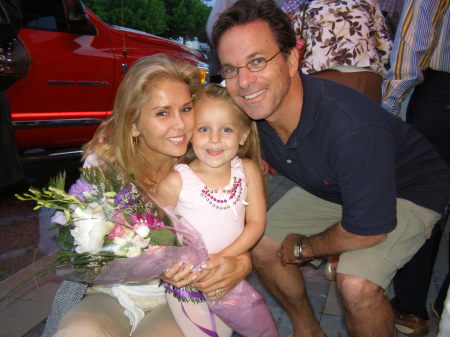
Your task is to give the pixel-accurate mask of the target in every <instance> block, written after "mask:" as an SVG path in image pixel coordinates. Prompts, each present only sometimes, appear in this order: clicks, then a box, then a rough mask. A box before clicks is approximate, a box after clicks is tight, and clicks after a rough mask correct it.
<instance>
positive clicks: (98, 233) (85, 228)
mask: <svg viewBox="0 0 450 337" xmlns="http://www.w3.org/2000/svg"><path fill="white" fill-rule="evenodd" d="M74 224H75V228H74V229H72V230H71V231H70V233H71V234H72V236H73V238H74V239H75V251H76V252H77V253H90V254H97V253H98V252H99V251H100V249H101V248H102V247H103V242H104V239H105V236H106V234H107V233H108V226H107V225H106V219H105V214H104V213H103V209H102V207H101V206H100V205H98V204H96V203H91V204H89V207H88V208H87V209H81V208H80V207H77V208H75V210H74Z"/></svg>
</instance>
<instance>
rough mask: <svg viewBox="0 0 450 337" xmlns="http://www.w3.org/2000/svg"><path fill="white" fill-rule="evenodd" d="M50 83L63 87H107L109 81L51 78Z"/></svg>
mask: <svg viewBox="0 0 450 337" xmlns="http://www.w3.org/2000/svg"><path fill="white" fill-rule="evenodd" d="M48 85H52V86H63V87H73V86H79V87H107V86H108V85H109V82H108V81H71V80H49V81H48Z"/></svg>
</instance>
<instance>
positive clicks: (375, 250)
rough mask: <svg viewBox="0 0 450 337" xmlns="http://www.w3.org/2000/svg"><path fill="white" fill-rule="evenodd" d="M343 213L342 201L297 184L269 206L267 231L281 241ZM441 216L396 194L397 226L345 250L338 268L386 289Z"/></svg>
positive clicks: (312, 230) (309, 232) (323, 227)
mask: <svg viewBox="0 0 450 337" xmlns="http://www.w3.org/2000/svg"><path fill="white" fill-rule="evenodd" d="M341 217H342V206H341V205H338V204H335V203H332V202H329V201H326V200H323V199H321V198H318V197H316V196H314V195H312V194H311V193H309V192H306V191H305V190H303V189H301V188H299V187H294V188H292V189H291V190H289V191H288V192H287V193H286V194H285V195H284V196H283V197H282V198H281V199H280V200H279V201H278V202H277V203H276V204H274V205H273V206H272V208H271V209H270V210H269V212H268V214H267V227H266V232H265V235H266V236H268V237H270V238H272V239H274V240H276V241H278V242H282V241H283V239H284V238H285V236H286V235H287V234H289V233H300V234H303V235H306V236H311V235H314V234H317V233H320V232H323V231H324V230H326V229H327V228H328V227H330V226H332V225H333V224H335V223H337V222H340V221H341ZM439 218H440V215H439V214H438V213H436V212H435V211H432V210H430V209H427V208H424V207H421V206H418V205H416V204H415V203H413V202H411V201H408V200H405V199H399V198H397V227H396V228H395V229H394V230H393V231H392V232H390V233H389V234H388V237H387V239H386V240H385V241H383V242H381V243H379V244H378V245H375V246H373V247H370V248H365V249H358V250H354V251H350V252H345V253H342V254H341V255H340V259H339V263H338V267H337V272H338V273H341V274H348V275H354V276H358V277H361V278H364V279H366V280H369V281H371V282H373V283H376V284H378V285H379V286H380V287H382V288H383V289H386V287H387V286H388V285H389V283H390V282H391V280H392V278H393V277H394V275H395V273H396V271H397V270H398V269H400V268H401V267H402V266H403V265H404V264H405V263H407V262H408V261H409V260H410V259H411V258H412V257H413V255H414V254H415V253H416V252H417V251H418V250H419V248H420V247H421V246H422V245H423V243H424V242H425V240H426V239H427V238H428V237H429V236H430V234H431V231H432V229H433V226H434V225H435V224H436V223H437V222H438V220H439Z"/></svg>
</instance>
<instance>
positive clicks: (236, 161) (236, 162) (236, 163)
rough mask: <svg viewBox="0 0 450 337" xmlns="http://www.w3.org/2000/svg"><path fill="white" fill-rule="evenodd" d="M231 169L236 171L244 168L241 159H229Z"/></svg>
mask: <svg viewBox="0 0 450 337" xmlns="http://www.w3.org/2000/svg"><path fill="white" fill-rule="evenodd" d="M230 165H231V168H232V169H233V168H237V169H243V168H244V163H243V162H242V159H241V158H239V157H238V156H236V157H234V158H233V159H231V162H230Z"/></svg>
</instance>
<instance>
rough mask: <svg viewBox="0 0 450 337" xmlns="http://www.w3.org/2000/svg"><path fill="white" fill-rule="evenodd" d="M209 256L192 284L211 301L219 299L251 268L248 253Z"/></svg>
mask: <svg viewBox="0 0 450 337" xmlns="http://www.w3.org/2000/svg"><path fill="white" fill-rule="evenodd" d="M210 258H211V260H210V261H209V262H208V263H206V264H205V265H204V266H203V269H204V271H202V272H201V273H200V274H199V275H198V276H196V277H195V278H194V280H195V281H194V282H193V283H192V286H194V287H195V288H196V289H198V290H200V291H201V292H203V294H205V295H206V296H207V297H208V299H209V300H211V301H217V300H219V299H221V298H222V297H223V296H224V295H226V294H227V293H228V292H229V291H230V290H231V289H233V288H234V287H235V286H236V285H237V284H238V283H239V282H240V281H242V280H243V279H244V278H245V277H246V276H247V275H248V273H249V272H250V271H251V270H252V262H251V258H250V254H249V253H244V254H241V255H239V256H237V257H233V256H219V255H210ZM188 277H189V276H188Z"/></svg>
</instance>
